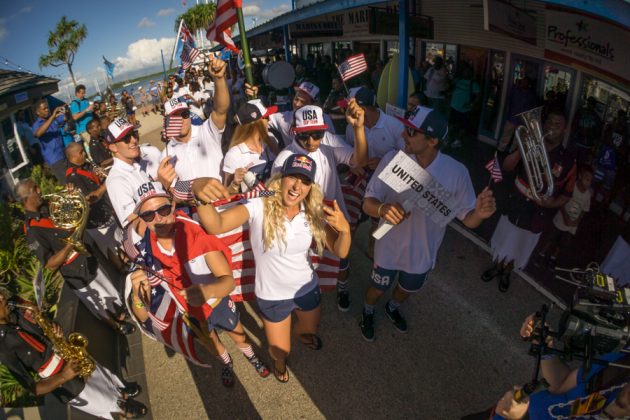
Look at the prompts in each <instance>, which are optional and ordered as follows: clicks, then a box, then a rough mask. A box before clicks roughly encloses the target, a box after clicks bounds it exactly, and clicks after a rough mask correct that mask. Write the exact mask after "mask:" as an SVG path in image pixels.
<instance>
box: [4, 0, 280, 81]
mask: <svg viewBox="0 0 630 420" xmlns="http://www.w3.org/2000/svg"><path fill="white" fill-rule="evenodd" d="M199 1H200V2H204V1H205V0H199ZM182 3H183V2H182V0H125V1H122V0H108V1H99V2H96V1H91V0H82V1H79V0H59V1H50V0H48V1H44V0H13V1H11V0H3V1H2V12H0V68H3V69H12V70H17V68H16V66H21V67H22V69H23V70H30V71H32V72H34V73H39V74H44V75H47V76H55V77H57V78H59V79H61V80H62V85H63V84H64V83H67V81H68V78H69V74H68V71H67V68H66V66H65V65H64V66H61V67H46V68H43V69H40V68H39V66H38V64H37V63H38V59H39V56H40V55H42V54H45V53H47V51H48V47H47V45H46V41H47V39H48V31H50V30H52V29H53V28H54V27H55V25H56V24H57V22H58V21H59V19H60V18H61V17H62V16H64V15H65V16H67V18H68V19H74V20H76V21H78V22H80V23H83V24H85V25H86V27H87V30H88V36H87V38H86V39H85V41H83V43H82V44H81V46H80V47H79V51H78V53H77V56H76V58H75V60H74V65H73V71H74V73H75V77H77V79H78V80H79V81H83V82H85V84H86V86H87V87H88V93H89V91H90V90H91V89H92V88H93V87H94V82H93V80H94V79H98V80H99V82H101V81H103V80H105V72H104V70H103V65H102V61H103V60H102V58H101V56H102V55H105V57H107V59H108V60H110V61H112V62H114V63H115V64H116V65H117V67H116V72H115V79H119V78H120V77H124V76H125V73H130V74H138V73H139V72H141V71H142V72H143V73H144V71H143V70H148V71H155V70H157V69H159V68H161V58H160V49H162V50H164V58H165V60H166V65H167V66H168V61H169V58H170V55H171V54H172V48H173V44H174V41H175V29H174V21H175V17H176V16H177V15H179V14H181V13H183V12H184V11H185V8H186V7H190V6H193V5H195V4H196V1H195V0H186V1H185V3H186V6H184V5H183V4H182ZM290 4H291V3H290V1H289V0H255V1H247V0H244V1H243V10H244V13H245V24H246V26H247V27H248V28H250V27H251V26H253V20H252V18H257V24H260V23H262V22H264V21H266V20H268V19H270V18H272V17H274V16H277V15H279V14H282V13H284V12H286V11H288V10H289V9H290V8H291V6H290ZM6 60H8V61H9V64H8V65H7V64H6Z"/></svg>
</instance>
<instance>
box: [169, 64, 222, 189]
mask: <svg viewBox="0 0 630 420" xmlns="http://www.w3.org/2000/svg"><path fill="white" fill-rule="evenodd" d="M226 67H227V64H226V63H225V62H224V61H222V60H220V59H218V58H214V57H212V58H211V60H210V62H209V63H208V72H209V73H210V74H211V75H212V78H213V80H214V86H215V97H214V109H213V111H212V113H211V114H210V117H209V118H208V119H207V120H206V121H205V122H204V123H203V124H202V125H198V126H196V125H192V123H191V118H190V109H189V108H188V105H187V104H186V102H183V101H182V100H181V99H180V98H173V99H170V100H168V101H166V102H165V103H164V115H165V118H167V121H166V131H169V128H170V126H173V125H174V126H177V127H181V128H180V129H179V135H178V136H175V137H171V138H170V140H169V142H168V144H167V145H166V147H165V148H164V150H163V151H162V155H161V163H160V173H161V174H162V173H164V171H165V170H166V171H167V172H169V173H170V175H169V178H168V179H164V178H163V176H162V175H160V181H161V182H162V184H163V185H164V186H165V187H170V186H171V184H172V182H173V180H174V178H173V175H175V174H176V176H177V177H178V178H179V179H180V180H193V179H195V178H200V177H212V178H216V179H222V176H221V165H222V162H223V152H222V150H221V137H222V135H223V131H224V130H225V123H226V120H227V112H228V109H229V107H230V94H229V92H228V88H227V83H226V81H225V70H226ZM171 166H172V167H173V168H174V169H175V171H174V172H173V171H172V170H169V169H171V168H170V167H171Z"/></svg>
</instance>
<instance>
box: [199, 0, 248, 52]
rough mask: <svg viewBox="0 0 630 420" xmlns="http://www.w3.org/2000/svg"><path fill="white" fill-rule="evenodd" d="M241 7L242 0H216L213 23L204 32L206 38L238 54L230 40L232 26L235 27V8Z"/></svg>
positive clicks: (236, 19)
mask: <svg viewBox="0 0 630 420" xmlns="http://www.w3.org/2000/svg"><path fill="white" fill-rule="evenodd" d="M242 6H243V2H242V0H218V1H217V10H216V12H215V14H214V22H212V24H211V25H210V26H209V27H208V29H207V31H206V38H208V40H210V41H214V42H218V43H219V44H221V45H223V46H224V47H226V48H228V49H230V50H232V51H234V52H236V53H238V52H239V50H238V48H236V44H235V43H234V40H232V30H231V27H232V25H236V23H237V21H238V18H237V17H236V8H241V7H242Z"/></svg>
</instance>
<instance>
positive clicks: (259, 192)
mask: <svg viewBox="0 0 630 420" xmlns="http://www.w3.org/2000/svg"><path fill="white" fill-rule="evenodd" d="M261 184H262V183H260V184H258V185H256V186H255V187H254V189H252V190H251V191H247V192H246V193H242V194H235V195H233V196H231V197H230V198H222V199H220V200H216V201H213V202H212V205H213V206H214V207H220V206H224V205H226V204H230V203H235V202H237V201H242V200H251V199H253V198H263V197H271V196H272V195H274V194H275V193H276V192H275V191H269V190H268V189H267V188H265V184H262V187H261V186H260V185H261Z"/></svg>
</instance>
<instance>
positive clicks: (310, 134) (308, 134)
mask: <svg viewBox="0 0 630 420" xmlns="http://www.w3.org/2000/svg"><path fill="white" fill-rule="evenodd" d="M325 133H326V132H325V131H324V130H317V131H304V132H302V133H296V134H295V138H296V139H297V141H306V140H308V139H309V138H312V139H313V140H321V139H322V138H323V137H324V134H325Z"/></svg>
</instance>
